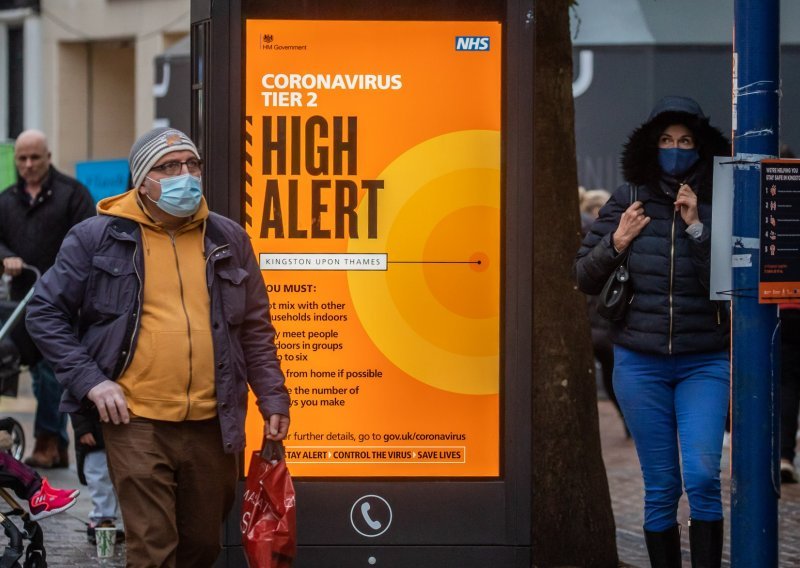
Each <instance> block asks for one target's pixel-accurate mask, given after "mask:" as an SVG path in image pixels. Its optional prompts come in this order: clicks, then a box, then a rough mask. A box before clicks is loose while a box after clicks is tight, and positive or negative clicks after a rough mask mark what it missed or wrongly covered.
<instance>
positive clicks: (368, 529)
mask: <svg viewBox="0 0 800 568" xmlns="http://www.w3.org/2000/svg"><path fill="white" fill-rule="evenodd" d="M350 524H351V525H352V527H353V530H355V531H356V532H357V533H358V534H360V535H361V536H365V537H367V538H373V537H376V536H380V535H382V534H383V533H385V532H386V531H388V530H389V527H390V526H391V524H392V507H391V506H390V505H389V502H388V501H387V500H386V499H384V498H383V497H381V496H380V495H374V494H373V495H362V496H361V497H359V498H358V499H356V500H355V502H354V503H353V506H352V507H350Z"/></svg>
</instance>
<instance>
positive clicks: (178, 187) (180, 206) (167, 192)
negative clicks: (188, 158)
mask: <svg viewBox="0 0 800 568" xmlns="http://www.w3.org/2000/svg"><path fill="white" fill-rule="evenodd" d="M147 179H149V180H150V181H156V180H154V179H152V178H147ZM158 181H159V182H160V183H161V197H159V198H158V200H157V201H156V200H155V199H153V198H152V197H150V195H148V196H147V197H148V199H150V201H152V202H153V203H155V204H156V206H157V207H158V208H159V209H161V210H162V211H164V212H165V213H169V214H170V215H172V216H173V217H191V216H192V215H194V214H195V213H197V210H198V209H199V208H200V200H201V199H202V197H203V187H202V185H201V183H200V178H199V177H195V176H193V175H192V174H183V175H180V176H173V177H169V178H163V179H161V180H158Z"/></svg>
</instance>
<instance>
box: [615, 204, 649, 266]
mask: <svg viewBox="0 0 800 568" xmlns="http://www.w3.org/2000/svg"><path fill="white" fill-rule="evenodd" d="M649 222H650V217H648V216H646V215H645V213H644V205H642V202H641V201H634V202H633V203H631V206H630V207H628V208H627V209H626V210H625V211H624V212H623V213H622V217H620V218H619V225H618V226H617V230H616V231H614V234H613V235H611V240H612V242H613V244H614V249H615V250H616V251H617V252H618V253H619V252H622V251H624V250H625V249H626V248H628V247H629V246H630V244H631V242H633V239H635V238H636V237H637V236H639V233H641V232H642V229H644V227H645V225H647V224H648V223H649Z"/></svg>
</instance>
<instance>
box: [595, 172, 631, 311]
mask: <svg viewBox="0 0 800 568" xmlns="http://www.w3.org/2000/svg"><path fill="white" fill-rule="evenodd" d="M630 192H631V195H630V200H631V201H630V202H631V203H633V202H634V201H636V186H634V185H631V186H630ZM632 246H633V243H631V246H629V247H628V251H627V254H626V255H625V262H624V264H621V265H619V266H617V267H616V268H615V269H614V272H612V273H611V276H609V277H608V280H606V283H605V285H604V286H603V290H602V291H601V292H600V295H599V296H598V297H597V313H598V314H600V315H601V316H602V317H604V318H606V319H607V320H611V321H619V320H621V319H624V318H625V313H626V312H627V311H628V306H629V305H630V303H631V300H633V282H632V281H631V274H630V272H629V271H628V263H629V262H630V258H631V247H632Z"/></svg>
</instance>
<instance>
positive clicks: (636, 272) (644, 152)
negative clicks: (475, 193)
mask: <svg viewBox="0 0 800 568" xmlns="http://www.w3.org/2000/svg"><path fill="white" fill-rule="evenodd" d="M672 124H684V125H686V126H687V127H688V128H689V129H690V130H691V131H692V133H693V134H694V137H695V145H696V147H697V149H698V151H699V154H700V159H699V160H698V161H697V162H696V163H695V165H694V166H692V168H691V169H690V170H689V171H688V172H687V173H685V174H683V175H682V176H681V178H680V179H676V178H673V177H671V176H669V175H668V174H666V173H664V172H663V171H662V170H661V167H660V166H659V163H658V139H659V136H660V135H661V133H662V132H663V131H664V130H665V129H666V128H667V127H668V126H670V125H672ZM725 155H730V145H729V143H728V141H727V139H726V138H725V136H723V134H722V133H721V132H720V131H719V130H718V129H716V128H714V127H713V126H711V125H710V124H709V121H708V119H707V118H706V117H705V116H704V115H703V111H702V110H701V109H700V106H699V105H698V104H697V103H696V102H695V101H693V100H692V99H689V98H686V97H666V98H664V99H662V100H661V101H659V102H658V104H656V106H655V108H653V111H652V112H651V113H650V117H649V118H648V120H647V122H645V123H644V124H643V125H641V126H640V127H639V128H637V129H636V130H634V131H633V133H632V134H631V136H630V138H629V140H628V142H627V144H626V145H625V148H624V150H623V153H622V171H623V174H624V176H625V179H626V180H627V182H628V183H626V184H624V185H622V186H621V187H619V188H617V190H616V191H615V192H614V194H613V195H612V196H611V199H609V201H608V203H606V205H605V206H604V207H603V208H602V209H601V210H600V214H599V217H598V219H597V221H595V222H594V224H593V225H592V227H591V230H590V232H589V233H588V234H587V235H586V237H585V238H584V239H583V243H582V244H581V248H580V250H579V251H578V254H577V257H576V259H575V265H574V270H575V276H576V279H577V282H578V287H579V288H580V289H581V290H582V291H583V292H585V293H587V294H598V293H599V292H600V291H601V289H602V287H603V285H604V284H605V282H606V280H607V279H608V277H609V276H610V275H611V273H612V272H613V271H614V269H615V268H616V267H617V266H618V265H619V264H620V263H621V262H623V261H624V259H625V257H626V256H627V255H630V259H629V265H628V268H629V270H630V273H631V280H632V283H633V291H634V294H633V298H632V300H631V303H630V306H629V307H628V311H627V314H626V316H625V319H624V320H622V321H619V322H614V323H613V324H612V326H611V340H612V342H614V343H615V344H617V345H621V346H622V347H625V348H627V349H632V350H635V351H641V352H646V353H657V354H662V355H671V354H676V355H677V354H687V353H705V352H712V351H722V350H726V349H728V328H729V310H728V303H727V302H714V301H711V300H709V290H708V288H709V277H710V257H711V239H710V237H711V193H712V180H711V173H712V169H713V159H714V156H725ZM681 183H687V184H689V186H690V187H691V188H692V189H693V190H694V192H695V193H696V194H697V201H698V206H697V208H698V214H699V216H700V221H701V222H702V223H703V232H702V234H701V235H700V237H699V238H697V239H695V238H693V237H691V236H690V235H689V234H688V233H687V232H686V228H687V227H686V223H685V222H684V221H683V219H682V218H681V216H680V213H679V212H677V211H675V206H674V202H675V198H676V194H677V190H678V188H679V186H680V185H681ZM631 185H633V186H635V187H636V193H637V199H638V200H639V201H641V202H642V203H643V206H644V211H645V214H646V215H647V216H649V217H650V219H651V221H650V223H648V224H647V225H646V226H645V227H644V229H643V230H642V232H641V233H640V234H639V236H638V237H636V239H634V241H633V243H632V244H631V245H630V246H629V247H628V249H627V250H626V251H624V252H623V253H622V254H617V253H616V252H615V250H614V248H613V246H612V242H611V234H612V233H613V232H614V231H615V230H616V228H617V226H618V224H619V220H620V217H621V215H622V213H623V212H624V211H625V209H627V208H628V206H629V205H630V186H631Z"/></svg>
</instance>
